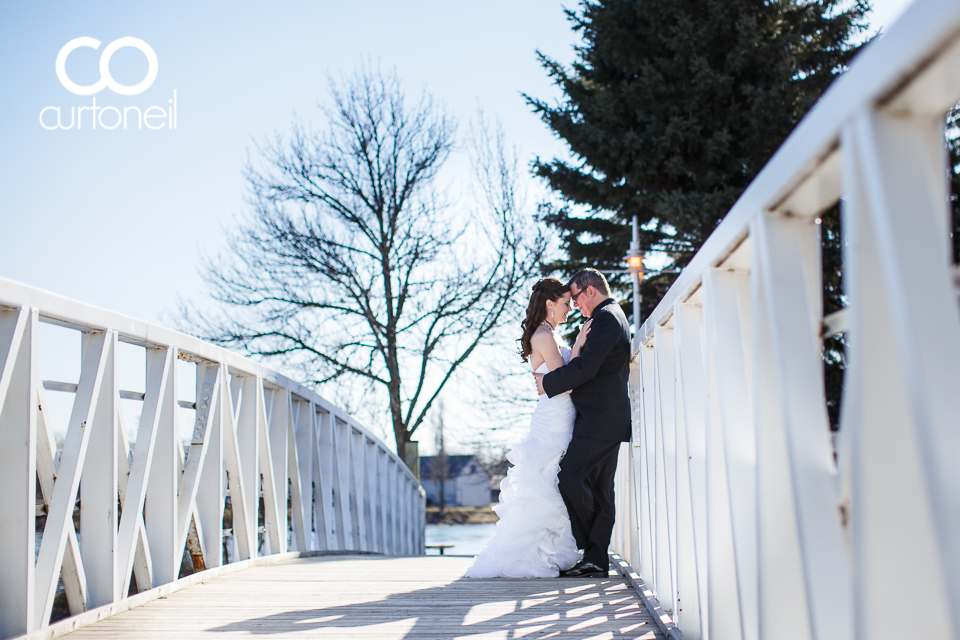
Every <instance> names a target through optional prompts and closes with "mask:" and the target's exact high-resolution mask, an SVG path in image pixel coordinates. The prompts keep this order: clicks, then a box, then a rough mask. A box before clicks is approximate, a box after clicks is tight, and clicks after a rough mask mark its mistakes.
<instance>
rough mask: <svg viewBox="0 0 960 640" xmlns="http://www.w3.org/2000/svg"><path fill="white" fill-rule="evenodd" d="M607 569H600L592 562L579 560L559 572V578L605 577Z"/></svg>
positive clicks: (607, 572)
mask: <svg viewBox="0 0 960 640" xmlns="http://www.w3.org/2000/svg"><path fill="white" fill-rule="evenodd" d="M608 574H609V571H607V570H606V569H601V568H600V567H598V566H597V565H595V564H593V563H592V562H587V561H586V560H581V561H580V562H578V563H577V564H575V565H573V566H572V567H570V568H569V569H564V570H563V571H561V572H560V577H561V578H606V577H607V575H608Z"/></svg>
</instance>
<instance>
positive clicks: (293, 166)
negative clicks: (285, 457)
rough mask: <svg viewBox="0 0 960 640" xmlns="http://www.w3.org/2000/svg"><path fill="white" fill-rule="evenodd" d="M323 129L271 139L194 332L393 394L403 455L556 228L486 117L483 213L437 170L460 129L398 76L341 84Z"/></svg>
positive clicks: (479, 164)
mask: <svg viewBox="0 0 960 640" xmlns="http://www.w3.org/2000/svg"><path fill="white" fill-rule="evenodd" d="M330 98H331V99H330V103H329V105H330V106H329V107H321V111H322V113H323V115H324V120H325V124H324V126H323V127H322V128H321V129H319V130H317V131H313V130H311V129H309V127H308V126H307V125H305V124H304V123H302V122H300V121H295V122H293V124H292V126H291V130H290V133H289V134H288V135H286V136H284V135H281V134H276V135H275V136H273V138H271V139H268V140H265V141H263V142H261V143H258V144H257V145H256V147H255V150H256V154H255V159H254V160H250V161H248V163H247V166H246V169H245V172H244V176H245V179H246V181H247V184H248V186H249V198H248V203H249V210H248V213H247V214H245V215H244V216H243V217H241V218H240V219H239V220H237V221H236V224H235V225H234V227H233V228H232V229H231V230H230V232H229V234H228V235H229V245H228V249H227V251H226V252H225V253H224V254H223V255H221V256H219V257H218V258H216V259H212V260H211V259H208V260H206V261H205V262H204V265H203V277H204V280H205V281H206V284H207V286H208V288H209V292H210V295H211V296H212V298H213V299H214V300H215V301H216V302H217V303H219V306H220V309H221V311H219V312H214V313H206V314H204V313H200V312H197V311H196V310H192V309H186V310H183V311H182V312H181V318H182V320H181V324H182V325H183V326H184V328H186V329H187V330H190V331H192V332H194V333H197V334H199V335H201V336H203V337H204V338H207V339H209V340H212V341H215V342H217V343H220V344H223V345H229V346H233V347H239V348H242V349H245V350H246V351H247V352H249V353H251V354H255V355H259V356H263V357H272V358H280V359H282V360H283V361H284V362H285V363H287V364H288V365H290V366H296V367H299V368H300V369H301V370H302V371H303V372H304V374H305V376H306V377H307V378H309V380H310V381H311V382H312V383H314V384H321V383H324V382H327V381H330V380H337V379H339V380H341V381H343V382H348V378H352V379H354V380H357V381H365V383H366V384H370V385H374V387H378V388H380V389H383V390H384V391H385V392H386V397H387V398H388V400H389V412H390V414H389V415H390V421H391V427H392V430H393V433H394V436H395V438H396V442H397V447H398V450H399V451H402V450H403V446H404V444H405V443H406V442H407V441H409V440H410V437H411V435H412V434H413V433H414V432H415V431H416V430H417V428H418V427H419V426H420V425H421V424H423V422H424V420H425V419H426V416H427V414H428V412H429V411H430V409H431V406H433V404H434V403H435V401H436V400H437V398H438V397H439V395H440V392H441V391H442V390H443V389H444V387H445V386H446V385H447V384H448V383H449V382H450V380H451V379H453V376H454V375H455V373H456V372H457V371H458V369H460V368H461V367H462V366H463V364H464V363H465V362H466V361H467V360H468V359H469V358H470V356H471V355H472V354H474V353H475V352H476V349H477V347H478V346H479V345H481V344H484V343H485V342H487V341H489V340H490V339H491V338H492V336H493V335H494V334H495V333H496V329H497V328H498V327H500V326H502V324H503V323H504V322H505V321H506V320H507V319H511V320H512V319H514V318H515V317H516V315H517V311H518V309H520V308H522V305H523V302H524V301H521V300H518V298H520V297H522V296H523V294H524V293H525V291H524V290H523V289H525V284H526V282H527V280H528V279H529V278H531V277H533V276H534V275H536V274H537V273H538V269H539V265H540V263H541V257H542V253H543V251H544V246H545V242H544V238H543V236H542V235H541V233H540V231H539V227H538V226H537V224H536V223H535V219H534V217H533V216H532V215H531V214H530V213H529V212H527V211H526V208H525V204H524V198H523V197H522V194H521V193H520V191H519V187H518V184H519V173H518V170H517V159H516V153H515V152H513V151H512V150H510V149H507V148H506V145H505V143H504V139H503V134H502V132H501V131H500V130H499V128H495V129H493V128H491V127H489V126H488V125H487V124H486V123H485V122H484V121H483V118H482V116H481V117H480V118H479V119H478V122H477V124H476V125H475V126H474V127H473V130H472V135H471V136H470V137H469V140H470V145H469V147H470V152H471V166H472V168H473V173H474V177H475V178H476V180H475V182H476V193H475V194H473V195H474V196H475V197H472V198H471V201H472V202H473V203H474V204H473V205H472V207H471V208H470V209H469V210H463V209H458V208H456V207H454V206H451V205H450V204H449V203H448V202H446V197H445V193H444V191H443V189H442V188H441V187H440V185H439V183H438V177H437V176H438V172H439V171H440V169H441V167H442V166H443V164H444V162H445V161H446V160H447V158H448V157H449V155H450V153H451V151H452V150H453V149H454V147H455V145H456V135H455V134H456V127H455V125H454V122H453V120H452V119H451V118H450V117H449V116H448V115H446V113H445V112H444V110H443V108H442V107H441V106H439V105H438V104H436V103H435V101H434V100H433V98H432V97H431V96H430V95H428V94H426V93H425V94H424V95H423V96H422V97H421V98H420V99H419V100H418V101H416V102H415V103H411V102H410V101H409V100H407V98H406V96H405V95H404V92H403V90H402V88H401V83H400V80H399V78H398V77H397V76H396V74H384V73H381V72H380V71H374V70H370V69H362V70H361V71H360V72H359V73H356V74H354V75H353V76H350V77H345V78H341V79H340V80H339V81H334V80H331V81H330Z"/></svg>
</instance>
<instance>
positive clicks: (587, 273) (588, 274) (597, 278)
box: [567, 268, 610, 296]
mask: <svg viewBox="0 0 960 640" xmlns="http://www.w3.org/2000/svg"><path fill="white" fill-rule="evenodd" d="M573 284H575V285H577V289H580V291H583V290H584V289H586V288H587V287H593V288H594V289H596V290H597V291H599V292H600V293H602V294H603V295H605V296H609V295H610V285H608V284H607V279H606V278H604V277H603V274H602V273H600V272H599V271H597V270H596V269H590V268H587V269H583V270H582V271H577V272H576V273H575V274H573V277H572V278H570V282H568V283H567V286H568V287H569V286H570V285H573Z"/></svg>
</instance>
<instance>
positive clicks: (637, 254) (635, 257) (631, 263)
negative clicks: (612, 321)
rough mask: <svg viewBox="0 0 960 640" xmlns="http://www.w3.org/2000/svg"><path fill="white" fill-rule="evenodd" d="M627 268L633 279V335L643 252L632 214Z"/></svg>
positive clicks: (637, 317)
mask: <svg viewBox="0 0 960 640" xmlns="http://www.w3.org/2000/svg"><path fill="white" fill-rule="evenodd" d="M624 260H625V261H626V263H627V270H628V271H629V272H630V278H631V280H633V335H638V334H639V333H640V280H641V278H643V252H641V251H640V232H639V230H638V229H637V216H633V240H632V241H631V242H630V250H629V251H627V255H626V257H625V258H624Z"/></svg>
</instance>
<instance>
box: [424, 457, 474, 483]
mask: <svg viewBox="0 0 960 640" xmlns="http://www.w3.org/2000/svg"><path fill="white" fill-rule="evenodd" d="M436 459H437V456H420V478H421V479H422V480H434V479H435V478H434V473H433V472H434V468H435V465H436V462H435V460H436ZM471 462H472V463H473V466H472V468H473V469H474V470H473V471H467V473H468V474H469V473H483V474H486V471H484V470H483V467H481V466H480V463H479V462H478V461H477V456H447V478H457V477H459V476H460V475H462V474H463V473H464V471H465V470H467V468H468V466H470V463H471Z"/></svg>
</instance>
